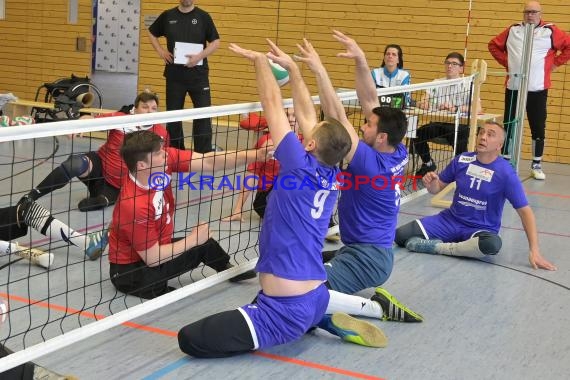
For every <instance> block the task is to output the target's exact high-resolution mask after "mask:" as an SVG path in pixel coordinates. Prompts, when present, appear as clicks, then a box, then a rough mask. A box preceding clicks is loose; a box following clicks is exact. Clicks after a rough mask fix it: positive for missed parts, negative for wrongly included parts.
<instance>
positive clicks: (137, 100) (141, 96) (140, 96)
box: [135, 90, 158, 108]
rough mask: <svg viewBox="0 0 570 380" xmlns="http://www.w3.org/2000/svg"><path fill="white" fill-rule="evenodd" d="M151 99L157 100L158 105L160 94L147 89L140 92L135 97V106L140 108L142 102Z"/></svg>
mask: <svg viewBox="0 0 570 380" xmlns="http://www.w3.org/2000/svg"><path fill="white" fill-rule="evenodd" d="M151 100H154V101H155V102H156V105H158V96H157V95H156V94H155V93H153V92H150V91H147V90H145V91H143V92H141V93H140V94H138V95H137V97H136V98H135V108H138V106H139V104H140V102H143V103H147V102H150V101H151Z"/></svg>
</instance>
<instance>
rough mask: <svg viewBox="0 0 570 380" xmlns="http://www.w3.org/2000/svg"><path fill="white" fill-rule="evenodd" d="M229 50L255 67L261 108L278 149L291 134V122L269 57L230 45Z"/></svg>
mask: <svg viewBox="0 0 570 380" xmlns="http://www.w3.org/2000/svg"><path fill="white" fill-rule="evenodd" d="M229 49H230V50H231V51H233V52H234V53H236V54H239V55H241V56H243V57H245V58H247V59H249V60H250V61H252V62H253V64H254V66H255V79H256V81H257V91H258V93H259V98H260V101H261V106H262V107H263V111H264V112H265V118H266V119H267V125H268V126H269V132H270V133H271V138H272V140H273V143H274V144H275V147H278V146H279V144H280V143H281V140H283V137H285V135H286V134H287V133H289V132H291V127H290V126H289V121H288V120H287V116H286V115H285V112H283V98H282V97H281V90H280V89H279V86H278V85H277V80H276V79H275V77H274V76H273V73H272V72H271V67H270V66H269V61H268V59H267V57H266V56H265V55H264V54H262V53H259V52H256V51H253V50H247V49H243V48H241V47H240V46H239V45H236V44H230V45H229Z"/></svg>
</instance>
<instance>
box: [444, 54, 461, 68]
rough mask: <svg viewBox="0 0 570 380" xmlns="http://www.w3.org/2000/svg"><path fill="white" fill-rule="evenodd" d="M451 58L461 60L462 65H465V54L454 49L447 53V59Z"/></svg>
mask: <svg viewBox="0 0 570 380" xmlns="http://www.w3.org/2000/svg"><path fill="white" fill-rule="evenodd" d="M449 58H455V59H457V60H458V61H459V63H461V66H464V65H465V58H463V54H461V53H458V52H456V51H452V52H451V53H449V54H448V55H447V57H445V59H446V60H447V59H449Z"/></svg>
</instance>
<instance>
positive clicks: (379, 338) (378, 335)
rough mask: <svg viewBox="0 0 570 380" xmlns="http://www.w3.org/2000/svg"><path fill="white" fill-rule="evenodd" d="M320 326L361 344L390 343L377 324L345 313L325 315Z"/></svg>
mask: <svg viewBox="0 0 570 380" xmlns="http://www.w3.org/2000/svg"><path fill="white" fill-rule="evenodd" d="M319 327H320V328H322V329H324V330H327V331H328V332H330V333H331V334H334V335H336V336H338V337H339V338H341V339H342V340H344V341H346V342H350V343H354V344H359V345H361V346H367V347H386V346H387V345H388V338H387V337H386V335H384V332H382V330H380V329H379V328H378V327H377V326H375V325H373V324H372V323H369V322H366V321H363V320H360V319H356V318H353V317H351V316H350V315H348V314H345V313H334V314H333V315H332V316H331V315H325V316H324V317H323V319H322V320H321V322H320V323H319Z"/></svg>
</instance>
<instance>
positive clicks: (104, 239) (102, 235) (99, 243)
mask: <svg viewBox="0 0 570 380" xmlns="http://www.w3.org/2000/svg"><path fill="white" fill-rule="evenodd" d="M85 238H86V240H87V248H86V249H85V256H87V257H88V258H89V260H97V259H98V258H99V257H101V254H102V253H103V251H104V250H105V248H106V247H107V244H109V234H108V232H107V230H102V231H97V232H91V233H89V234H87V235H86V236H85Z"/></svg>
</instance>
